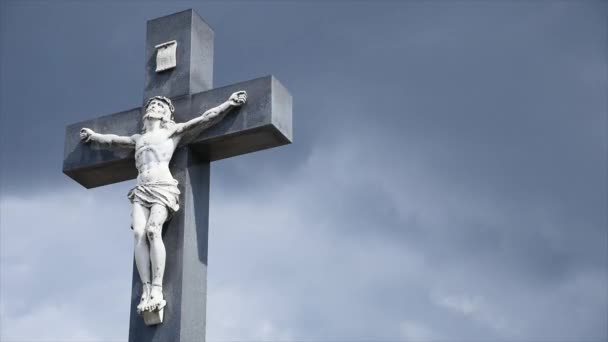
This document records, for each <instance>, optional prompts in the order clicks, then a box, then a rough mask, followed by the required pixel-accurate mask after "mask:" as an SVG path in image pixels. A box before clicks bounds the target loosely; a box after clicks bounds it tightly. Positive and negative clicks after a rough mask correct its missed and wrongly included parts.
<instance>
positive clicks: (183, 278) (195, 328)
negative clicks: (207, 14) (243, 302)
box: [63, 10, 291, 341]
mask: <svg viewBox="0 0 608 342" xmlns="http://www.w3.org/2000/svg"><path fill="white" fill-rule="evenodd" d="M145 56H146V57H145V61H146V67H145V71H146V78H145V85H144V105H143V107H140V108H135V109H131V110H127V111H124V112H120V113H116V114H111V115H108V116H103V117H99V118H95V119H92V120H87V121H83V122H79V123H75V124H72V125H70V126H68V127H67V129H66V143H65V155H64V163H63V172H64V173H65V174H66V175H68V176H70V177H71V178H73V179H74V180H75V181H77V182H78V183H80V184H81V185H83V186H85V187H87V188H93V187H97V186H101V185H105V184H111V183H115V182H120V181H123V180H128V179H132V178H136V180H137V184H136V186H135V187H134V188H133V189H132V190H131V191H130V192H129V193H128V196H127V197H128V198H129V200H130V202H131V206H132V223H131V228H132V229H133V233H134V237H135V244H134V246H135V247H134V250H135V252H134V255H135V258H134V259H135V267H134V272H133V273H134V274H133V291H132V306H131V325H130V332H129V340H130V341H144V340H145V341H151V340H158V341H163V340H172V341H178V340H184V341H185V340H192V339H196V340H200V339H201V336H202V337H204V330H205V324H204V317H205V294H206V266H207V235H208V232H207V230H208V204H209V203H208V200H209V193H208V189H209V162H210V161H213V160H218V159H223V158H227V157H231V156H236V155H240V154H244V153H249V152H253V151H258V150H261V149H265V148H270V147H275V146H280V145H284V144H288V143H290V142H291V96H290V95H289V93H288V92H287V90H286V89H285V88H284V87H283V86H282V85H281V84H280V83H279V82H278V81H277V80H276V79H275V78H274V77H272V76H267V77H263V78H258V79H254V80H251V81H246V82H241V83H238V84H234V85H230V86H226V87H223V88H217V89H213V90H210V89H211V87H212V72H213V31H212V30H211V28H210V27H209V26H208V25H207V24H206V23H205V22H204V21H203V20H202V18H200V16H199V15H198V14H197V13H196V12H194V11H193V10H187V11H183V12H179V13H175V14H172V15H168V16H165V17H160V18H156V19H153V20H150V21H148V24H147V36H146V53H145ZM205 108H206V110H205V111H204V112H203V109H205ZM174 116H175V120H174ZM165 312H166V319H165ZM139 315H142V316H143V320H142V319H141V318H139ZM163 321H165V323H163ZM144 323H145V324H144ZM160 323H163V324H160Z"/></svg>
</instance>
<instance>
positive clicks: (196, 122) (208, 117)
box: [174, 90, 247, 136]
mask: <svg viewBox="0 0 608 342" xmlns="http://www.w3.org/2000/svg"><path fill="white" fill-rule="evenodd" d="M246 101H247V92H245V91H243V90H241V91H237V92H236V93H233V94H232V95H230V98H229V99H228V101H226V102H224V103H222V104H221V105H219V106H217V107H214V108H211V109H209V110H207V111H206V112H204V113H203V114H202V115H201V116H199V117H196V118H194V119H192V120H190V121H187V122H184V123H178V124H176V126H175V131H174V132H175V133H174V134H175V135H178V136H181V135H183V134H185V133H188V134H191V135H197V134H198V133H200V132H202V131H203V130H205V129H206V128H209V127H210V126H213V125H214V124H216V123H217V122H219V121H220V120H221V119H222V118H223V117H224V116H225V115H226V114H227V113H228V112H229V111H230V109H232V108H234V107H240V106H242V105H243V104H244V103H245V102H246Z"/></svg>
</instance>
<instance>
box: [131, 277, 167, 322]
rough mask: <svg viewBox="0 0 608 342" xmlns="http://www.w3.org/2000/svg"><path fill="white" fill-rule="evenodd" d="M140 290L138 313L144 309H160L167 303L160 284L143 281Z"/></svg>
mask: <svg viewBox="0 0 608 342" xmlns="http://www.w3.org/2000/svg"><path fill="white" fill-rule="evenodd" d="M141 292H142V293H141V300H140V301H139V304H138V305H137V313H138V314H140V315H141V314H142V313H143V312H144V311H150V312H152V311H160V310H162V309H163V308H164V307H165V305H167V301H165V299H164V297H163V287H162V286H161V285H156V284H150V283H144V285H143V289H142V291H141Z"/></svg>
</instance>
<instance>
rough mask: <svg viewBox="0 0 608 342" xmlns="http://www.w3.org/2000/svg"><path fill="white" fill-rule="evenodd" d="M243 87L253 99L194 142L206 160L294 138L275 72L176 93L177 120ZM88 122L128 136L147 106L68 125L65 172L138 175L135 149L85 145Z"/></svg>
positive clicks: (79, 177)
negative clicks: (83, 136) (82, 133)
mask: <svg viewBox="0 0 608 342" xmlns="http://www.w3.org/2000/svg"><path fill="white" fill-rule="evenodd" d="M237 90H245V91H247V103H246V104H245V105H244V106H242V107H240V108H238V109H236V110H235V111H236V113H230V114H228V115H227V116H226V117H225V118H224V119H223V120H222V121H220V122H219V123H218V124H216V125H214V126H212V127H210V128H209V129H207V130H205V131H203V133H201V135H200V136H199V137H197V138H195V139H193V140H192V142H191V143H190V147H191V148H192V150H193V151H194V153H196V154H198V155H199V156H200V157H201V158H202V159H203V160H208V161H214V160H219V159H224V158H228V157H232V156H237V155H241V154H245V153H250V152H255V151H259V150H263V149H267V148H271V147H276V146H281V145H285V144H289V143H291V139H292V131H291V108H292V104H291V95H289V92H288V91H287V90H286V89H285V87H283V85H282V84H281V83H280V82H279V81H278V80H277V79H275V78H274V77H272V76H266V77H262V78H257V79H254V80H250V81H245V82H241V83H236V84H233V85H229V86H226V87H222V88H216V89H213V90H209V91H205V92H201V93H197V94H194V95H186V96H181V97H178V98H173V99H172V101H173V102H174V106H175V121H176V122H185V121H187V120H190V119H192V118H194V117H196V116H198V115H200V114H202V113H203V112H204V111H205V110H207V109H210V108H212V107H215V106H217V105H219V104H220V103H222V102H224V101H226V100H227V99H228V97H229V96H230V94H232V93H233V92H235V91H237ZM82 127H88V128H91V129H93V130H94V131H96V132H98V133H112V134H118V135H125V136H130V135H133V134H136V133H139V132H140V130H141V127H142V108H141V107H139V108H134V109H131V110H127V111H124V112H120V113H116V114H112V115H107V116H102V117H99V118H96V119H91V120H87V121H82V122H78V123H75V124H72V125H70V126H68V127H67V128H66V139H65V149H64V160H63V172H64V173H65V174H66V175H68V176H69V177H71V178H72V179H74V180H75V181H76V182H78V183H80V184H81V185H82V186H84V187H86V188H94V187H98V186H102V185H107V184H112V183H117V182H121V181H125V180H129V179H133V178H135V177H137V170H136V169H135V160H134V152H133V150H128V149H122V148H112V149H108V148H107V147H103V146H98V145H96V144H84V143H82V142H81V141H80V138H79V132H80V129H81V128H82Z"/></svg>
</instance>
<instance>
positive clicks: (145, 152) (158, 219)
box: [80, 91, 247, 314]
mask: <svg viewBox="0 0 608 342" xmlns="http://www.w3.org/2000/svg"><path fill="white" fill-rule="evenodd" d="M246 101H247V93H246V92H245V91H238V92H236V93H234V94H232V95H231V96H230V98H229V99H228V101H226V102H224V103H222V104H221V105H219V106H217V107H215V108H212V109H210V110H208V111H206V112H204V113H203V114H202V115H201V116H199V117H197V118H194V119H192V120H190V121H188V122H184V123H175V122H174V121H173V112H174V110H175V109H174V108H173V104H172V103H171V100H169V99H168V98H166V97H163V96H154V97H152V98H150V99H149V100H148V102H147V103H146V105H145V108H144V109H145V114H144V116H143V130H142V133H141V134H134V135H132V136H130V137H126V136H118V135H115V134H99V133H95V132H93V130H91V129H89V128H82V129H81V130H80V139H82V141H83V142H85V143H89V142H96V143H100V144H105V145H109V146H120V147H128V148H133V149H135V166H136V167H137V171H138V172H139V174H138V176H137V186H136V187H135V188H133V189H132V190H131V191H130V192H129V194H128V198H129V199H130V200H131V203H132V220H133V221H132V228H133V233H134V235H135V264H136V265H137V271H138V272H139V276H140V278H141V282H142V284H143V289H142V295H141V301H140V303H139V305H137V312H138V313H140V314H142V313H144V312H146V311H149V312H153V311H160V310H162V309H163V308H164V307H165V305H166V304H167V302H166V301H165V299H164V297H163V275H164V272H165V258H166V253H165V245H164V244H163V241H162V235H161V233H162V228H163V224H164V223H165V221H166V220H167V219H168V218H169V217H171V215H172V214H173V213H175V212H176V211H178V210H179V194H180V191H179V189H178V188H177V184H178V182H177V180H175V179H173V176H172V175H171V172H170V171H169V162H170V161H171V157H172V156H173V152H175V149H176V148H177V146H178V144H179V143H180V140H181V139H182V138H184V135H185V134H187V133H188V134H197V133H200V132H201V131H203V130H204V129H206V128H208V127H210V126H212V125H213V124H215V123H217V122H218V121H220V120H221V119H222V118H223V117H224V116H225V115H226V113H228V111H229V110H230V109H231V108H233V107H238V106H241V105H243V104H244V103H245V102H246Z"/></svg>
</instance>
